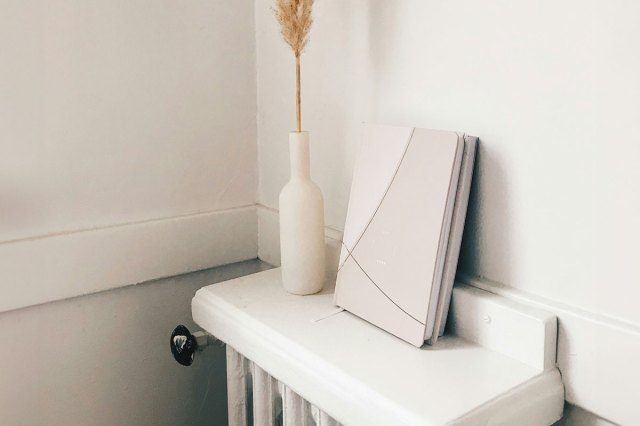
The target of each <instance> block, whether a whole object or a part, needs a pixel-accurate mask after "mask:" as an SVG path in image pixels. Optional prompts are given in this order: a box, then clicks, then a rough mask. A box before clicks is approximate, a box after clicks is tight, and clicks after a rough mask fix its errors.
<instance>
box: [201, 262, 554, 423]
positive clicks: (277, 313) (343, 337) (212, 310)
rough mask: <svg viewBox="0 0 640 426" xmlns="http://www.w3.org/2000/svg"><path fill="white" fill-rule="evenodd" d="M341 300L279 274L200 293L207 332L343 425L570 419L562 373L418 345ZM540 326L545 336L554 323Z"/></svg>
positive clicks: (473, 349) (464, 349) (517, 335)
mask: <svg viewBox="0 0 640 426" xmlns="http://www.w3.org/2000/svg"><path fill="white" fill-rule="evenodd" d="M328 284H329V283H328ZM477 291H480V290H477ZM332 298H333V293H332V288H331V286H330V285H327V286H325V289H324V290H323V291H322V292H321V293H319V294H317V295H312V296H304V297H301V296H295V295H291V294H288V293H286V292H285V291H284V290H283V289H282V284H281V278H280V270H279V269H273V270H270V271H265V272H261V273H258V274H254V275H251V276H247V277H243V278H239V279H236V280H232V281H228V282H226V283H221V284H218V285H215V286H208V287H205V288H203V289H201V290H199V291H198V293H197V294H196V296H195V297H194V299H193V302H192V313H193V318H194V320H195V321H196V322H197V323H198V324H200V325H201V326H202V327H204V329H205V330H207V331H209V332H210V333H212V334H213V335H215V336H216V337H218V338H220V339H221V340H223V341H225V342H226V343H227V345H230V346H231V347H233V348H234V349H235V350H237V351H238V352H239V353H241V354H242V355H244V356H245V357H247V358H248V359H250V360H252V361H253V362H255V363H257V364H258V365H260V367H261V368H262V369H264V370H265V371H267V372H268V373H269V374H271V375H272V376H273V377H275V378H276V379H278V380H280V381H281V382H282V383H284V384H286V386H288V387H289V388H290V389H291V390H293V392H295V393H297V394H299V395H300V396H302V397H303V398H304V399H306V400H308V401H310V402H311V403H313V404H314V405H316V406H317V407H318V408H320V409H321V410H323V411H326V412H327V413H328V414H329V415H331V416H332V417H333V418H335V419H336V420H337V421H339V422H340V423H344V424H354V425H359V424H367V425H389V424H398V425H400V424H407V425H409V424H410V425H418V424H425V425H427V424H430V425H444V424H460V425H477V424H479V423H480V422H493V423H488V424H514V421H515V420H516V419H519V418H520V417H521V416H522V415H523V414H526V416H527V418H528V419H529V421H530V422H531V424H539V425H541V424H551V423H552V422H554V421H556V420H558V419H559V418H560V417H561V414H562V404H563V389H562V384H561V381H560V375H559V373H558V371H557V369H555V368H550V369H548V370H546V371H543V370H542V369H541V368H540V367H541V366H543V365H547V364H545V363H538V364H536V367H533V366H531V365H528V364H526V363H525V362H522V361H519V360H516V359H514V358H512V357H509V356H506V355H503V354H500V353H499V352H496V351H494V350H491V349H487V348H484V347H481V346H479V345H477V344H474V343H471V342H469V341H466V340H464V339H462V338H460V337H455V336H446V337H444V338H443V339H441V340H440V341H439V342H438V345H436V346H434V347H429V346H424V347H423V348H415V347H413V346H411V345H409V344H407V343H406V342H403V341H401V340H399V339H397V338H395V337H393V336H392V335H390V334H388V333H386V332H384V331H382V330H380V329H378V328H376V327H374V326H372V325H371V324H369V323H366V322H364V321H362V320H360V319H358V318H357V317H355V316H353V315H351V314H349V313H347V312H341V313H335V306H334V305H333V303H332ZM454 306H456V305H455V302H454ZM484 307H485V308H487V309H489V310H488V312H489V313H490V314H491V313H492V312H493V311H492V310H491V309H490V306H489V305H488V304H486V305H485V306H484ZM472 308H473V305H469V306H467V307H466V309H472ZM330 314H333V315H330ZM511 314H512V315H516V312H515V311H512V312H511ZM454 315H455V313H454ZM525 315H527V313H525ZM466 318H467V317H465V316H460V321H466ZM505 321H509V319H508V318H505ZM510 323H511V324H513V328H512V329H511V330H510V331H509V333H507V334H505V335H504V336H503V338H504V339H511V341H512V343H513V344H514V345H524V346H526V344H530V343H528V342H529V340H530V339H528V336H527V334H526V332H525V331H523V330H521V331H520V332H518V331H516V330H515V328H516V327H517V326H518V325H520V324H521V322H518V321H511V322H510ZM539 327H540V328H541V329H545V327H546V325H545V323H544V321H543V322H539ZM525 341H526V342H527V343H526V344H525ZM537 341H540V340H539V339H538V340H537ZM542 341H545V339H542ZM381 347H384V351H381V350H380V348H381ZM550 356H551V357H552V358H553V357H554V354H550ZM485 404H488V405H487V406H486V407H485ZM512 407H519V408H521V410H516V409H513V408H512ZM483 424H484V423H483Z"/></svg>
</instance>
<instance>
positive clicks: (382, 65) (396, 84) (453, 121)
mask: <svg viewBox="0 0 640 426" xmlns="http://www.w3.org/2000/svg"><path fill="white" fill-rule="evenodd" d="M443 7H447V6H445V5H437V4H429V6H428V7H427V5H424V4H417V3H416V4H407V3H404V2H388V1H380V0H375V1H372V2H370V3H369V6H368V11H367V12H368V14H369V27H368V37H369V63H370V68H371V72H372V74H373V76H372V91H373V96H372V102H373V104H374V113H373V120H374V121H378V122H381V123H387V124H398V125H408V126H418V127H427V128H441V129H446V130H455V131H473V129H472V128H469V127H468V126H474V125H475V126H477V125H478V124H477V122H473V121H470V120H469V118H470V117H473V116H474V115H476V116H482V115H483V110H482V108H486V105H485V102H483V100H482V99H480V100H478V101H476V102H475V103H473V104H472V105H476V107H475V108H476V109H477V111H478V114H474V113H473V111H469V105H468V104H467V105H466V107H465V109H466V114H467V115H466V117H464V116H462V117H461V116H455V114H456V112H455V111H456V107H455V105H456V104H457V102H460V99H466V95H465V94H464V93H460V90H458V88H457V87H456V86H455V84H456V83H455V81H454V80H455V78H450V79H448V80H446V81H442V83H441V84H437V83H435V82H432V81H431V82H428V81H425V80H426V79H430V78H437V77H435V76H438V75H440V76H442V75H443V74H442V69H441V68H442V67H443V66H446V65H443V64H446V63H451V62H452V58H451V57H440V56H438V55H442V54H443V53H442V51H439V52H438V51H436V52H431V50H433V43H434V42H433V41H429V40H425V39H424V38H423V37H428V36H430V33H429V32H428V31H427V30H424V29H416V28H417V27H416V26H419V25H421V21H422V20H424V19H427V18H428V19H431V20H433V19H435V18H434V17H433V16H434V14H435V13H436V12H438V10H439V8H443ZM464 42H467V41H466V39H465V40H464V41H463V42H462V43H464ZM429 43H431V45H429ZM463 45H464V44H463ZM440 49H441V48H440ZM447 54H449V55H453V54H455V52H449V53H447ZM434 70H439V71H434ZM444 75H446V73H445V74H444ZM471 108H473V106H471ZM476 136H479V137H480V144H479V150H478V153H477V157H476V164H475V170H474V177H473V184H472V188H471V195H470V199H469V207H468V211H467V220H466V226H465V230H464V237H463V241H462V248H461V254H460V261H459V268H460V269H461V270H464V271H465V272H468V273H470V274H473V275H477V276H482V273H483V271H501V275H500V279H501V281H504V282H511V278H512V277H513V276H514V271H515V267H516V265H515V264H514V262H515V261H516V258H515V257H514V256H513V239H514V235H513V231H514V229H513V217H512V212H513V209H512V206H511V205H510V200H511V198H510V193H511V192H510V191H511V190H512V189H511V185H510V182H509V181H508V180H507V176H506V174H505V173H504V167H503V161H504V160H503V158H502V156H501V153H500V152H499V151H495V150H494V149H493V147H494V146H495V144H492V139H491V135H483V134H479V135H476ZM489 236H490V238H489ZM489 241H490V242H491V244H490V245H489V244H488V242H489ZM518 250H519V251H520V252H523V251H525V250H526V247H525V248H520V247H519V248H518Z"/></svg>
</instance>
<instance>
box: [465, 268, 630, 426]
mask: <svg viewBox="0 0 640 426" xmlns="http://www.w3.org/2000/svg"><path fill="white" fill-rule="evenodd" d="M457 281H459V282H462V283H464V284H469V285H472V286H475V287H479V288H481V289H483V290H487V291H490V292H491V293H495V294H499V295H501V296H504V297H507V298H510V299H514V300H518V301H520V302H523V303H526V304H529V305H532V306H536V307H538V308H541V309H544V310H546V311H549V312H552V313H554V314H555V315H556V316H557V317H558V350H557V363H558V367H559V368H560V372H561V373H562V381H563V382H564V386H565V399H566V400H567V401H568V402H570V403H571V404H574V405H576V406H578V407H580V408H583V409H585V410H587V411H590V412H591V413H594V414H596V415H598V416H600V417H602V418H603V419H606V420H608V421H611V422H614V423H617V424H621V425H632V424H634V425H635V424H640V411H638V409H637V407H636V405H635V404H634V401H635V400H636V399H637V398H638V392H639V391H638V389H639V385H638V383H640V367H639V360H640V327H638V326H636V325H633V324H628V323H624V322H622V321H619V320H616V319H613V318H609V317H605V316H602V315H598V314H594V313H591V312H586V311H583V310H581V309H579V308H575V307H572V306H567V305H565V304H562V303H559V302H555V301H552V300H548V299H544V298H541V297H537V296H534V295H531V294H525V293H522V292H519V291H517V290H514V289H512V288H509V287H506V286H503V285H500V284H498V283H494V282H491V281H488V280H484V279H479V278H476V277H472V276H469V275H466V274H460V273H459V274H458V276H457ZM593 424H595V423H593Z"/></svg>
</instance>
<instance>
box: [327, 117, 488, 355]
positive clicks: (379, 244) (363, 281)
mask: <svg viewBox="0 0 640 426" xmlns="http://www.w3.org/2000/svg"><path fill="white" fill-rule="evenodd" d="M476 140H477V139H476V138H474V137H468V136H467V137H465V135H463V134H458V133H455V132H446V131H437V130H427V129H417V128H408V127H392V126H377V125H368V126H366V127H365V129H364V135H363V141H362V144H361V147H360V151H359V153H358V158H357V161H356V166H355V170H354V176H353V183H352V187H351V196H350V200H349V210H348V213H347V220H346V224H345V232H344V238H343V245H342V251H341V255H340V264H339V270H338V277H337V284H336V293H335V302H336V304H337V305H338V306H340V307H343V308H344V309H346V310H348V311H350V312H352V313H354V314H355V315H358V316H360V317H362V318H363V319H365V320H367V321H369V322H371V323H372V324H374V325H376V326H378V327H380V328H382V329H384V330H386V331H388V332H390V333H392V334H394V335H396V336H398V337H400V338H401V339H404V340H406V341H408V342H410V343H412V344H413V345H416V346H422V344H423V343H424V341H425V340H427V341H429V343H433V342H435V341H436V340H437V337H438V335H439V334H440V329H441V328H442V329H444V319H446V310H448V306H449V298H450V295H451V289H452V286H453V279H454V278H455V267H456V265H457V258H458V254H459V249H460V241H461V237H462V229H463V226H464V213H465V212H466V205H467V200H468V194H469V187H470V185H469V183H470V181H471V174H472V170H473V157H474V153H475V144H476ZM434 330H435V331H434Z"/></svg>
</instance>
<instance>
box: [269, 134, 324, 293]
mask: <svg viewBox="0 0 640 426" xmlns="http://www.w3.org/2000/svg"><path fill="white" fill-rule="evenodd" d="M289 155H290V161H291V179H290V180H289V182H288V183H287V184H286V185H285V186H284V188H282V191H281V192H280V254H281V265H282V283H283V285H284V288H285V290H286V291H288V292H289V293H293V294H300V295H304V294H313V293H317V292H318V291H320V290H321V289H322V286H323V284H324V277H325V248H324V201H323V199H322V192H321V191H320V188H319V187H318V185H316V184H315V183H314V182H313V181H312V180H311V176H310V171H309V169H310V167H309V133H308V132H291V133H289Z"/></svg>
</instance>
